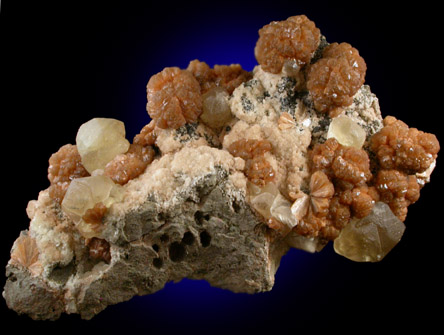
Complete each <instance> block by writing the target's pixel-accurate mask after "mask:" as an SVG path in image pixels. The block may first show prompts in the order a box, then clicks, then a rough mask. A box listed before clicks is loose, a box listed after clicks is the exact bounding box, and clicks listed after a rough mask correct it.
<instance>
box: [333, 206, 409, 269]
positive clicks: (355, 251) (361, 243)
mask: <svg viewBox="0 0 444 335" xmlns="http://www.w3.org/2000/svg"><path fill="white" fill-rule="evenodd" d="M404 230H405V225H404V224H403V223H402V222H401V220H399V219H398V218H397V217H396V216H395V215H394V214H393V213H392V211H391V210H390V207H389V206H388V205H387V204H385V203H383V202H377V203H376V204H375V206H374V207H373V210H372V212H371V213H370V214H369V215H368V216H366V217H364V218H362V219H360V220H353V221H351V222H350V223H349V224H348V225H347V226H345V228H344V229H343V230H342V231H341V234H340V235H339V236H338V238H337V239H335V241H334V248H335V251H336V252H337V253H338V254H340V255H342V256H344V257H347V258H349V259H351V260H353V261H357V262H379V261H380V260H381V259H383V258H384V257H385V255H387V254H388V252H389V251H390V250H392V248H393V247H394V246H395V245H396V244H397V243H398V242H399V241H400V240H401V237H402V235H403V234H404Z"/></svg>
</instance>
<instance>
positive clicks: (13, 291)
mask: <svg viewBox="0 0 444 335" xmlns="http://www.w3.org/2000/svg"><path fill="white" fill-rule="evenodd" d="M195 180H196V181H195V182H194V183H192V184H190V185H189V187H185V188H183V187H182V188H181V189H180V194H177V195H176V197H175V204H174V205H173V206H171V207H169V208H167V209H166V210H159V207H161V206H159V202H158V201H159V200H158V199H157V200H156V199H155V197H154V196H153V195H152V194H151V195H149V196H147V198H146V201H144V202H142V203H141V204H140V205H139V206H137V207H136V208H132V209H130V210H125V211H121V212H119V214H117V215H114V216H113V215H110V216H109V217H107V223H106V226H107V229H106V230H105V231H104V232H103V237H104V238H106V239H107V240H108V241H109V242H110V244H111V255H112V257H111V261H110V263H109V264H106V263H105V262H103V261H100V262H95V263H94V262H92V261H91V260H90V259H88V257H86V251H85V250H84V248H82V246H81V245H77V247H76V248H77V250H73V256H72V257H71V258H70V260H69V262H68V263H67V261H65V263H67V264H63V261H62V259H59V260H58V261H55V262H54V263H53V264H50V263H47V264H46V265H44V270H43V271H42V272H41V273H40V274H38V275H36V274H35V273H32V272H30V271H29V270H28V269H26V268H24V267H23V266H21V265H20V264H17V263H15V262H12V261H10V262H9V264H8V266H7V276H8V280H7V283H6V286H5V290H4V292H3V296H4V298H5V299H6V302H7V304H8V307H9V308H11V309H14V310H15V311H17V312H18V313H24V314H28V315H29V316H30V317H32V318H33V319H57V318H58V317H59V316H60V314H61V313H63V312H66V313H79V314H80V315H81V317H82V318H85V319H90V318H92V317H93V316H94V315H95V314H97V313H99V312H100V311H102V310H103V309H104V308H105V307H106V306H108V305H111V304H116V303H119V302H122V301H126V300H129V299H131V298H132V297H133V296H135V295H146V294H150V293H154V292H156V291H158V290H160V289H162V288H163V287H164V285H165V284H166V283H167V282H169V281H180V280H181V279H182V278H190V279H205V280H207V281H208V282H209V283H210V284H211V285H213V286H215V287H220V288H224V289H228V290H231V291H233V292H247V293H255V292H261V291H268V290H270V289H271V288H272V287H273V283H274V275H275V272H276V270H277V267H278V264H279V261H280V258H281V256H282V255H283V254H285V253H286V251H287V250H288V247H287V245H286V243H285V242H284V241H278V242H277V241H274V243H271V239H270V238H269V237H268V236H267V234H266V229H265V226H264V224H263V223H262V221H261V219H260V218H259V217H257V215H256V214H255V213H254V212H253V211H252V210H251V209H250V208H249V207H248V206H246V205H245V203H244V199H242V197H239V194H240V193H239V190H238V189H237V188H236V187H235V186H234V185H233V184H232V182H231V181H230V180H229V172H228V171H227V170H225V169H224V168H222V167H221V168H215V169H214V170H213V171H211V172H210V173H207V174H204V175H202V176H201V177H199V178H196V179H195ZM44 193H45V192H43V194H41V196H40V199H39V202H40V203H42V205H43V207H40V208H38V209H37V210H36V212H42V211H45V212H46V213H48V212H52V213H53V215H54V216H55V217H63V216H64V214H63V213H61V212H60V208H57V206H53V205H51V204H49V205H48V203H45V201H44V199H46V194H44ZM233 194H238V196H237V197H233ZM45 205H46V206H45ZM36 207H38V206H36ZM34 215H39V214H38V213H37V214H34ZM34 217H35V216H34ZM61 222H63V220H62V221H60V222H58V223H57V224H56V227H57V226H60V225H61V224H62V223H61ZM31 229H34V230H35V229H36V228H35V227H32V225H31ZM62 253H63V252H62Z"/></svg>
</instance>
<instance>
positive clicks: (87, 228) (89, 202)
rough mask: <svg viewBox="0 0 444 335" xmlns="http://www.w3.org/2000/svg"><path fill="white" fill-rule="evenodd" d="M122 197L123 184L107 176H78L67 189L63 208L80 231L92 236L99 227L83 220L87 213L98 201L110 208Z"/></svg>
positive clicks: (89, 236) (85, 235)
mask: <svg viewBox="0 0 444 335" xmlns="http://www.w3.org/2000/svg"><path fill="white" fill-rule="evenodd" d="M122 197H123V188H122V186H120V185H118V184H115V183H114V182H113V181H112V180H111V178H109V177H107V176H99V175H97V176H90V177H84V178H77V179H74V180H73V181H72V182H71V184H70V185H69V187H68V190H67V191H66V194H65V197H64V199H63V202H62V209H63V210H64V211H65V213H66V214H68V215H69V216H70V217H71V218H72V219H73V221H74V222H75V223H76V225H77V228H78V230H79V231H80V233H81V234H82V235H83V236H84V237H86V238H91V237H94V236H96V235H97V227H96V226H95V225H91V224H87V223H86V222H84V221H83V219H82V217H83V216H84V215H85V213H86V212H87V211H88V210H89V209H91V208H94V206H95V205H96V204H98V203H102V204H103V205H104V206H106V207H107V208H109V207H110V206H111V205H112V204H113V203H115V202H119V201H121V200H122Z"/></svg>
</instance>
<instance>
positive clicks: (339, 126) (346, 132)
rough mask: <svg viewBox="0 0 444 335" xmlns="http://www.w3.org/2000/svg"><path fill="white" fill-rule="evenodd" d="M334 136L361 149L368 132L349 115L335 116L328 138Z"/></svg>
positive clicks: (339, 140) (348, 144)
mask: <svg viewBox="0 0 444 335" xmlns="http://www.w3.org/2000/svg"><path fill="white" fill-rule="evenodd" d="M331 137H334V138H335V139H336V140H337V141H338V142H339V143H340V144H342V145H346V146H350V147H355V148H357V149H361V148H362V145H363V144H364V142H365V137H366V133H365V130H364V129H362V128H361V127H360V126H359V125H358V124H357V123H356V122H355V121H353V120H352V119H351V118H349V117H348V116H343V115H341V116H338V117H335V118H333V120H332V121H331V123H330V127H329V128H328V132H327V138H331Z"/></svg>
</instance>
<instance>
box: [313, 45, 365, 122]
mask: <svg viewBox="0 0 444 335" xmlns="http://www.w3.org/2000/svg"><path fill="white" fill-rule="evenodd" d="M366 71H367V65H366V64H365V61H364V59H363V58H362V57H361V56H360V55H359V52H358V50H356V49H355V48H353V47H352V46H351V45H350V44H348V43H341V44H338V43H332V44H330V45H328V46H327V47H326V48H325V49H324V51H323V55H322V58H321V59H319V60H318V61H317V62H316V63H314V64H312V65H311V66H310V68H309V70H308V73H307V78H308V79H307V88H308V90H309V92H310V94H311V96H312V98H313V102H314V105H315V108H316V109H317V110H318V111H320V112H329V114H330V116H332V117H333V116H336V115H338V114H339V113H340V112H342V107H346V106H350V105H351V104H352V103H353V96H354V95H355V94H356V92H357V91H358V90H359V88H360V87H361V86H362V85H363V84H364V81H365V73H366Z"/></svg>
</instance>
